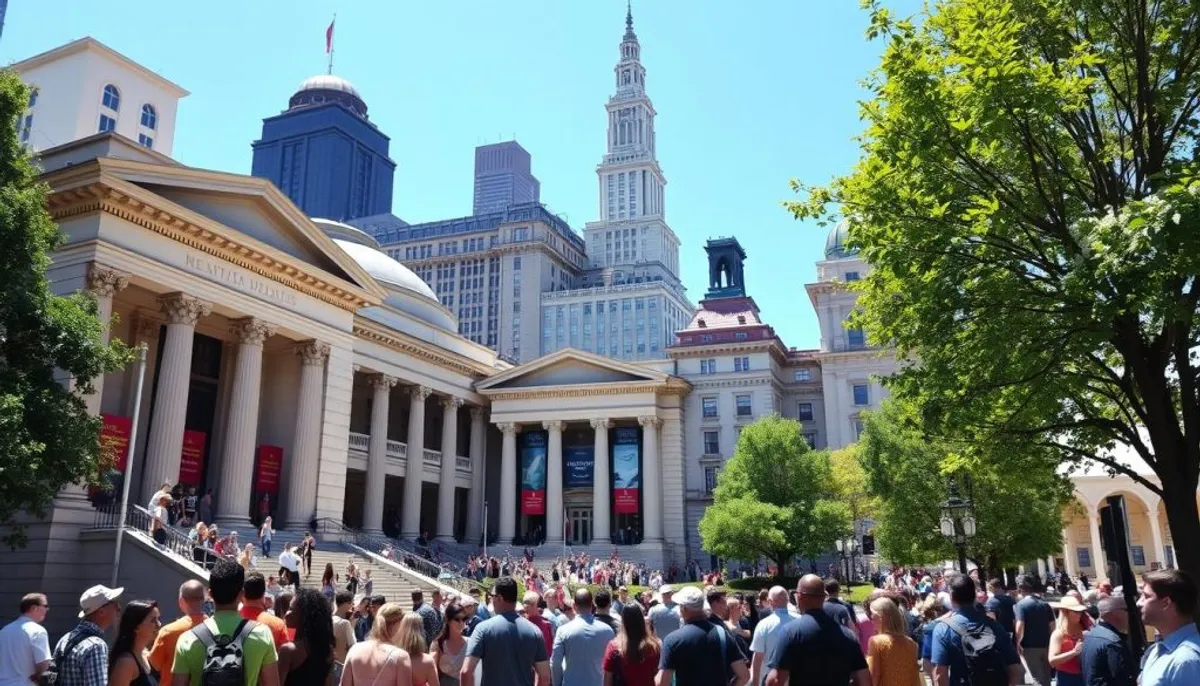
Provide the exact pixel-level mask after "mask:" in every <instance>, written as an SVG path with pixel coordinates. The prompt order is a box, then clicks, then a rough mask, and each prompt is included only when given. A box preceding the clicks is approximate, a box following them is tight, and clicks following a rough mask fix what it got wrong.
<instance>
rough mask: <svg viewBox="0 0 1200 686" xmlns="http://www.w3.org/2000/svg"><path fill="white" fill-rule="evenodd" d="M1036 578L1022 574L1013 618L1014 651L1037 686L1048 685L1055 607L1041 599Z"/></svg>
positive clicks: (1018, 584)
mask: <svg viewBox="0 0 1200 686" xmlns="http://www.w3.org/2000/svg"><path fill="white" fill-rule="evenodd" d="M1038 590H1039V589H1038V586H1037V581H1036V580H1035V579H1033V578H1031V577H1029V576H1023V577H1021V579H1020V581H1018V583H1017V591H1018V593H1020V595H1021V599H1020V600H1019V601H1017V604H1016V605H1015V606H1014V607H1013V617H1014V619H1015V620H1016V621H1015V624H1014V629H1015V631H1016V637H1017V653H1018V654H1019V655H1020V656H1021V658H1022V659H1024V661H1025V668H1026V669H1027V670H1028V671H1029V674H1030V676H1032V677H1033V681H1034V683H1036V684H1037V685H1038V686H1050V677H1051V672H1050V657H1049V655H1050V634H1051V633H1052V632H1053V631H1054V610H1052V609H1051V608H1050V606H1049V605H1048V604H1047V603H1046V601H1045V600H1042V595H1041V593H1039V592H1038Z"/></svg>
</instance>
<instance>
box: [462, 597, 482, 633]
mask: <svg viewBox="0 0 1200 686" xmlns="http://www.w3.org/2000/svg"><path fill="white" fill-rule="evenodd" d="M462 608H463V636H466V637H467V638H470V637H471V632H472V631H474V630H475V626H476V625H477V624H479V623H480V622H482V621H483V618H482V617H480V616H479V600H478V599H477V598H476V597H475V596H473V595H469V596H466V597H465V598H463V599H462Z"/></svg>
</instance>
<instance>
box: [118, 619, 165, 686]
mask: <svg viewBox="0 0 1200 686" xmlns="http://www.w3.org/2000/svg"><path fill="white" fill-rule="evenodd" d="M158 616H159V615H158V603H157V602H155V601H153V600H132V601H130V602H129V604H127V605H126V606H125V610H124V611H122V612H121V622H120V624H119V626H118V628H117V638H116V640H114V641H113V647H112V651H111V653H110V657H109V663H108V664H109V666H108V683H109V686H157V685H158V680H157V679H155V678H154V677H153V676H151V674H150V664H149V662H148V661H147V660H146V652H147V651H148V650H149V648H150V644H151V643H153V642H154V639H155V637H156V636H158V629H159V626H160V624H159V622H158Z"/></svg>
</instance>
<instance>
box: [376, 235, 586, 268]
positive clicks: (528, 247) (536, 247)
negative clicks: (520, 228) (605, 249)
mask: <svg viewBox="0 0 1200 686" xmlns="http://www.w3.org/2000/svg"><path fill="white" fill-rule="evenodd" d="M498 231H499V230H498V229H490V230H489V231H484V232H479V231H476V232H474V233H498ZM462 235H467V234H456V235H455V238H458V237H460V236H462ZM439 238H441V239H442V240H443V242H444V241H445V240H446V237H445V236H433V237H430V238H412V239H409V240H406V241H398V242H395V243H386V244H383V245H381V246H380V249H381V250H383V251H384V252H385V253H386V252H387V251H388V250H396V249H397V248H399V247H402V246H407V245H413V244H416V243H437V242H438V239H439ZM564 240H566V239H564ZM528 252H542V253H545V254H546V255H547V256H549V257H551V258H553V259H557V260H558V261H559V262H562V263H563V264H564V265H566V266H568V267H570V268H571V269H576V270H583V269H586V268H587V267H586V266H580V265H577V264H573V263H572V262H571V259H570V256H569V255H567V254H565V253H563V252H562V251H561V250H556V249H555V248H554V246H553V245H551V244H550V242H549V241H547V240H546V239H544V238H537V239H534V240H528V241H516V242H511V243H502V244H500V245H497V246H494V247H489V248H485V249H484V250H476V251H473V252H460V253H454V254H451V255H432V256H430V257H420V258H413V259H411V260H407V259H406V260H397V261H398V262H402V263H403V264H404V266H406V267H408V268H409V269H417V268H421V267H437V266H438V265H442V264H457V263H459V262H463V261H466V260H478V259H488V258H489V257H497V256H500V255H507V254H513V253H528ZM576 252H577V253H578V256H579V257H580V259H581V260H584V259H586V257H587V256H586V255H585V254H584V253H583V252H582V251H576Z"/></svg>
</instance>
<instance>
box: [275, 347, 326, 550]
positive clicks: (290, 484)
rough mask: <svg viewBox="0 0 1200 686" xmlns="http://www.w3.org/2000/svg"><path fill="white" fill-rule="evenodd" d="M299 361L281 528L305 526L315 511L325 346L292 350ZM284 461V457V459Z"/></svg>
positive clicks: (286, 457) (323, 388) (285, 457)
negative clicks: (294, 414)
mask: <svg viewBox="0 0 1200 686" xmlns="http://www.w3.org/2000/svg"><path fill="white" fill-rule="evenodd" d="M296 355H298V356H299V357H300V397H299V398H298V399H297V401H296V430H295V432H294V434H293V438H292V454H291V465H290V466H289V467H288V468H287V469H285V470H284V471H285V473H286V474H287V491H286V497H287V511H286V512H285V515H284V526H286V527H287V528H289V529H299V528H301V527H304V526H307V525H308V522H309V520H310V519H311V518H312V517H313V516H314V513H315V512H316V509H317V470H318V469H319V467H320V465H319V461H320V452H321V399H322V397H323V396H324V391H325V361H326V360H327V359H329V346H328V345H327V344H325V343H321V342H319V341H308V342H305V343H301V344H299V345H297V346H296ZM284 459H285V460H287V459H288V456H286V455H285V456H284Z"/></svg>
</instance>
